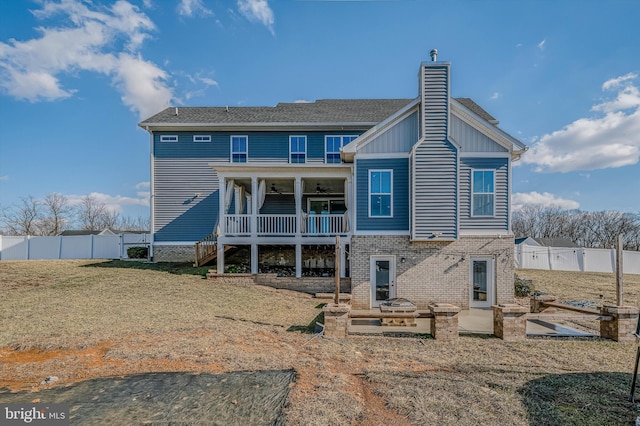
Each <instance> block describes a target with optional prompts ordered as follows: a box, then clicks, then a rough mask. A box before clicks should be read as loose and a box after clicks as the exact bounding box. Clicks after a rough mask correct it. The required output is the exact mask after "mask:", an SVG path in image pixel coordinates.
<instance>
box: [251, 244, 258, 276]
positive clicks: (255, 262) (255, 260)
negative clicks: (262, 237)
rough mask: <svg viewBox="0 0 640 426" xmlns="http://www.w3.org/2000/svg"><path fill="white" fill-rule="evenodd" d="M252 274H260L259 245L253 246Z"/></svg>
mask: <svg viewBox="0 0 640 426" xmlns="http://www.w3.org/2000/svg"><path fill="white" fill-rule="evenodd" d="M251 273H252V274H257V273H258V245H257V244H251Z"/></svg>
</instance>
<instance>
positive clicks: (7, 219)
mask: <svg viewBox="0 0 640 426" xmlns="http://www.w3.org/2000/svg"><path fill="white" fill-rule="evenodd" d="M41 209H42V204H41V203H40V201H38V200H36V199H35V198H33V197H32V196H31V195H29V196H28V197H25V198H21V204H17V205H13V206H11V207H8V208H4V209H3V210H2V222H3V223H4V226H5V228H6V230H7V233H8V234H9V235H39V222H38V221H39V220H40V219H41Z"/></svg>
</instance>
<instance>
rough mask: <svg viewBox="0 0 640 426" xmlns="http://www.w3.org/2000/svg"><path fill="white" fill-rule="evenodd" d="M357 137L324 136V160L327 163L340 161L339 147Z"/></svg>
mask: <svg viewBox="0 0 640 426" xmlns="http://www.w3.org/2000/svg"><path fill="white" fill-rule="evenodd" d="M355 138H357V136H339V135H335V136H334V135H332V136H325V138H324V153H325V158H324V161H325V163H327V164H332V163H340V148H342V147H343V146H345V145H346V144H348V143H349V142H351V141H352V140H354V139H355Z"/></svg>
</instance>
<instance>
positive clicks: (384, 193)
mask: <svg viewBox="0 0 640 426" xmlns="http://www.w3.org/2000/svg"><path fill="white" fill-rule="evenodd" d="M386 172H388V173H389V175H390V180H391V182H389V189H390V190H391V191H390V192H389V195H390V196H391V199H390V200H389V204H390V206H391V209H390V210H391V211H390V214H389V216H373V215H371V195H376V194H380V195H387V193H386V192H376V193H375V194H372V193H371V173H386ZM367 204H368V205H369V217H370V218H375V219H378V218H380V219H382V218H384V219H388V218H392V217H393V169H369V179H368V181H367Z"/></svg>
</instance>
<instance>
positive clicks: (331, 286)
mask: <svg viewBox="0 0 640 426" xmlns="http://www.w3.org/2000/svg"><path fill="white" fill-rule="evenodd" d="M207 278H208V279H210V280H215V281H216V282H219V283H225V284H239V285H249V284H258V285H264V286H267V287H273V288H280V289H286V290H293V291H299V292H302V293H309V294H316V293H331V294H333V292H334V291H335V281H334V278H333V277H301V278H296V277H279V276H277V275H276V274H257V275H253V274H217V273H215V272H209V273H208V274H207ZM350 291H351V279H350V278H342V279H341V280H340V292H341V293H349V292H350Z"/></svg>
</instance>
